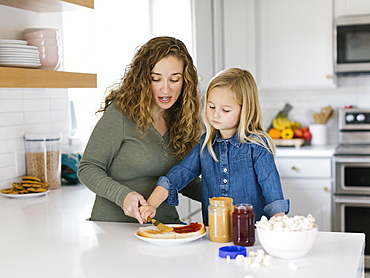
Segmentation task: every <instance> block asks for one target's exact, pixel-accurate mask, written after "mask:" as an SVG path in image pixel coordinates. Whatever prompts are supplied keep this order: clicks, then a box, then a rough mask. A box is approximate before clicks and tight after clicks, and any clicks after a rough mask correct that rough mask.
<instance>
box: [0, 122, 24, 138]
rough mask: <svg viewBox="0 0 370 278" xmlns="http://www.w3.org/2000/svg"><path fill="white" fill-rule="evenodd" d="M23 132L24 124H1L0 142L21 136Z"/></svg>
mask: <svg viewBox="0 0 370 278" xmlns="http://www.w3.org/2000/svg"><path fill="white" fill-rule="evenodd" d="M23 134H24V128H23V125H14V126H0V142H1V141H3V140H9V139H16V138H20V137H22V136H23Z"/></svg>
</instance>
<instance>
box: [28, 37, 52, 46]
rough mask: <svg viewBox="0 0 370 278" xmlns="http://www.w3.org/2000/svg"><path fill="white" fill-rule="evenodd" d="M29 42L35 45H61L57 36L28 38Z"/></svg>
mask: <svg viewBox="0 0 370 278" xmlns="http://www.w3.org/2000/svg"><path fill="white" fill-rule="evenodd" d="M27 42H28V44H29V45H33V46H44V45H45V46H46V45H59V40H58V39H56V38H43V39H27Z"/></svg>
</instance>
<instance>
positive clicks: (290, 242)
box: [256, 226, 317, 259]
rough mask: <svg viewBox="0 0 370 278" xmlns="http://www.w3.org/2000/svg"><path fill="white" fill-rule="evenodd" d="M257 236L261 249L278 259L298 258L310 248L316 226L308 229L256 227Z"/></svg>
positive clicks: (315, 232)
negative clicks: (292, 229) (265, 228)
mask: <svg viewBox="0 0 370 278" xmlns="http://www.w3.org/2000/svg"><path fill="white" fill-rule="evenodd" d="M256 230H257V237H258V239H259V242H260V243H261V245H262V247H263V249H265V251H266V252H267V253H269V254H270V255H271V256H273V257H275V258H279V259H298V258H301V257H303V256H305V255H306V254H307V253H308V252H309V251H310V249H311V248H312V246H313V244H314V242H315V240H316V235H317V226H315V227H314V228H313V229H311V230H308V231H292V232H281V231H279V232H278V231H268V230H264V229H261V228H259V227H257V229H256Z"/></svg>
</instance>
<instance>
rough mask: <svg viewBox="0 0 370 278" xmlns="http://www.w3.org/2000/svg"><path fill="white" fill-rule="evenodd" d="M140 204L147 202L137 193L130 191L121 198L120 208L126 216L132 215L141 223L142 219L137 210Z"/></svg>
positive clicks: (144, 204)
mask: <svg viewBox="0 0 370 278" xmlns="http://www.w3.org/2000/svg"><path fill="white" fill-rule="evenodd" d="M140 205H141V206H147V205H148V203H147V202H146V200H145V199H144V197H143V196H142V195H140V194H139V193H137V192H130V193H129V194H127V196H126V198H125V199H124V200H123V205H122V209H123V212H124V213H125V214H126V215H127V216H130V217H134V218H136V219H137V221H139V223H140V224H143V222H144V221H143V218H142V217H141V215H140V212H139V206H140Z"/></svg>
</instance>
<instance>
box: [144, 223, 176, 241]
mask: <svg viewBox="0 0 370 278" xmlns="http://www.w3.org/2000/svg"><path fill="white" fill-rule="evenodd" d="M137 234H138V235H139V236H143V237H149V238H159V239H168V238H172V239H174V238H176V234H175V233H174V232H164V231H161V230H159V229H158V228H156V227H154V228H153V227H152V226H150V227H140V228H139V230H138V231H137Z"/></svg>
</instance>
